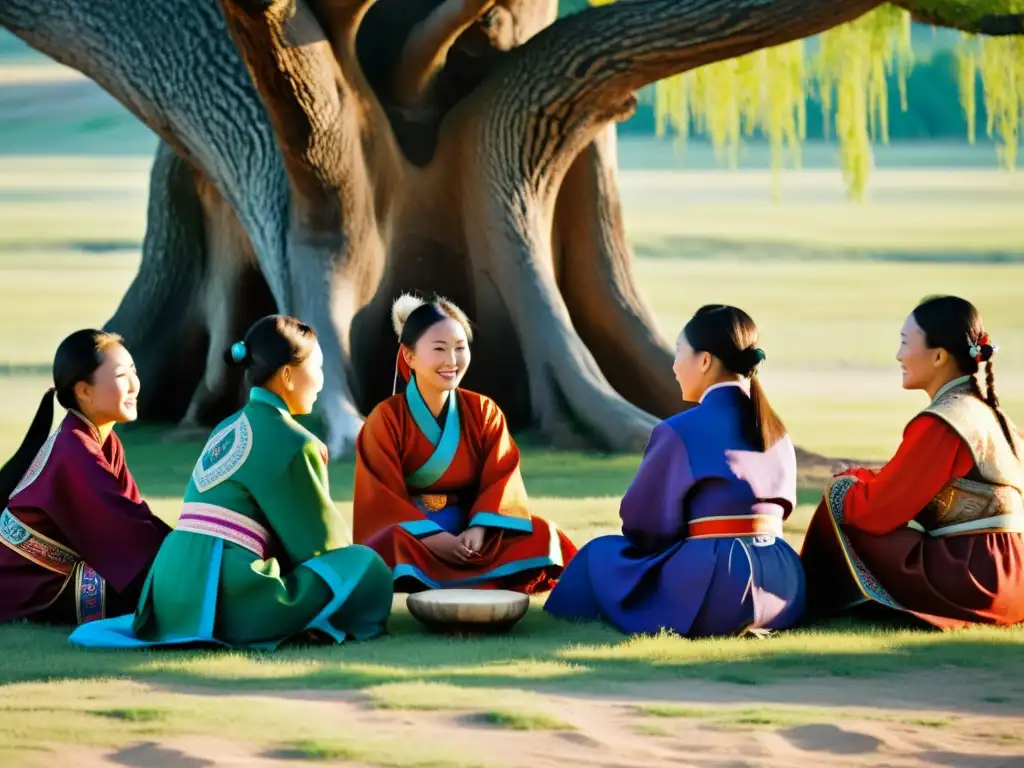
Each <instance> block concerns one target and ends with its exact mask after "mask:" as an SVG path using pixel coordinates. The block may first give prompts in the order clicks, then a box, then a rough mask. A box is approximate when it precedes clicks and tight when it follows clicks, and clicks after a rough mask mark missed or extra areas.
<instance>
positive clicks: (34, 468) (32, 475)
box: [11, 425, 60, 499]
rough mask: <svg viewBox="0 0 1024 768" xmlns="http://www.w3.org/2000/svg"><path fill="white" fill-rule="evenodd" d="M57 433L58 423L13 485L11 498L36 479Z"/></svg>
mask: <svg viewBox="0 0 1024 768" xmlns="http://www.w3.org/2000/svg"><path fill="white" fill-rule="evenodd" d="M59 434H60V426H59V425H58V427H57V429H56V430H55V431H54V433H53V434H52V435H50V436H49V437H48V438H46V442H45V443H43V447H42V448H40V449H39V452H38V453H37V454H36V457H35V458H34V459H32V463H31V464H29V467H28V471H27V472H25V475H24V476H23V477H22V478H21V481H20V482H19V483H18V484H17V485H16V486H14V491H13V492H12V493H11V498H12V499H13V498H14V497H15V496H17V495H18V494H19V493H21V492H22V491H24V490H25V489H26V488H28V487H29V486H30V485H32V483H34V482H35V481H36V480H37V479H38V477H39V475H40V474H41V473H42V471H43V469H44V468H45V467H46V462H47V461H48V460H49V459H50V454H51V453H52V452H53V444H54V443H55V442H56V441H57V435H59Z"/></svg>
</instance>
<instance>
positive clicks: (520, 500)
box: [469, 399, 531, 531]
mask: <svg viewBox="0 0 1024 768" xmlns="http://www.w3.org/2000/svg"><path fill="white" fill-rule="evenodd" d="M480 406H481V411H480V416H481V421H480V427H479V429H480V445H481V446H482V448H483V455H482V456H481V463H480V482H479V491H478V493H477V498H476V501H475V502H474V504H473V508H472V509H471V510H470V513H469V525H471V526H473V525H480V526H483V527H486V528H507V529H510V530H519V531H528V530H530V529H531V526H530V525H529V524H527V523H525V522H523V521H528V520H530V512H529V509H528V504H527V496H526V484H525V483H524V482H523V475H522V472H521V471H520V463H519V446H517V445H516V442H515V440H513V439H512V435H511V433H510V432H509V431H508V425H507V424H506V422H505V414H504V413H502V411H501V408H499V407H498V405H497V403H495V402H493V401H492V400H488V399H483V400H482V401H481V404H480Z"/></svg>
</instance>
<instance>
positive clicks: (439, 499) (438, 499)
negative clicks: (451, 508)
mask: <svg viewBox="0 0 1024 768" xmlns="http://www.w3.org/2000/svg"><path fill="white" fill-rule="evenodd" d="M417 498H418V499H419V501H420V504H422V505H423V506H424V508H425V509H427V510H428V511H430V512H440V511H441V510H442V509H444V508H445V507H447V506H448V494H446V493H423V494H420V495H419V496H417Z"/></svg>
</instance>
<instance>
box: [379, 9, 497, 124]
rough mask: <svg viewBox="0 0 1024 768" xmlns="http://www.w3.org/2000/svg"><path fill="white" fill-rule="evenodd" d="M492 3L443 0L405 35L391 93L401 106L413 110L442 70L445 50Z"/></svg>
mask: <svg viewBox="0 0 1024 768" xmlns="http://www.w3.org/2000/svg"><path fill="white" fill-rule="evenodd" d="M494 3H495V0H445V1H444V2H443V3H441V5H439V6H438V7H437V8H435V9H434V10H433V12H432V13H431V14H430V15H429V16H427V18H426V19H424V20H423V21H422V22H420V23H419V24H417V25H416V27H415V28H414V29H413V30H412V32H411V33H410V35H409V38H408V40H406V42H405V46H404V48H403V49H402V55H401V56H400V57H399V60H398V66H397V67H396V69H395V82H394V93H395V96H396V98H397V100H398V103H399V104H400V105H401V106H406V107H411V106H416V105H417V104H418V103H419V102H420V100H421V99H422V97H423V95H424V93H425V92H426V91H427V89H428V88H429V87H430V86H431V84H432V83H433V82H434V79H435V78H436V77H437V75H438V73H439V72H440V71H441V70H442V69H443V68H444V64H445V61H446V60H447V58H448V50H449V49H450V48H451V46H452V44H453V43H454V42H455V41H456V40H457V39H458V37H459V35H461V34H462V33H463V32H464V31H466V29H468V28H469V27H470V25H472V24H473V23H474V22H475V21H477V19H479V18H480V17H481V16H483V15H484V14H485V13H486V12H487V11H488V10H489V9H490V8H492V7H493V6H494Z"/></svg>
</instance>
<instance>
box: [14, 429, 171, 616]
mask: <svg viewBox="0 0 1024 768" xmlns="http://www.w3.org/2000/svg"><path fill="white" fill-rule="evenodd" d="M169 532H170V528H169V527H168V526H167V524H166V523H164V522H163V521H162V520H160V519H159V518H158V517H156V516H155V515H154V514H153V513H152V512H151V511H150V509H149V507H148V506H147V505H146V503H145V502H144V501H142V497H141V496H140V494H139V488H138V486H137V485H136V484H135V480H134V479H133V478H132V476H131V473H130V472H129V471H128V466H127V464H126V463H125V459H124V447H123V446H122V444H121V440H120V438H118V436H117V435H116V434H115V433H113V432H111V433H110V435H109V436H108V437H107V439H106V441H105V442H103V443H101V442H100V435H99V432H98V431H97V430H96V427H95V426H93V425H92V424H91V423H89V422H88V420H86V419H85V417H83V416H80V415H78V414H76V413H74V412H72V413H69V414H68V415H67V416H66V417H65V418H64V420H63V421H62V422H61V424H60V426H59V427H58V428H57V430H56V431H55V432H54V433H53V434H52V435H51V436H50V437H49V439H47V441H46V443H45V445H44V446H43V448H42V449H41V450H40V451H39V454H38V455H37V456H36V458H35V460H34V461H33V462H32V466H31V467H30V468H29V470H28V472H26V474H25V477H24V478H22V480H21V482H20V483H19V484H18V487H17V488H16V489H15V491H14V493H13V494H11V499H10V501H9V503H8V507H7V509H6V510H4V512H3V514H2V516H0V621H10V620H12V619H19V618H26V617H27V618H30V619H38V620H42V621H53V622H58V623H84V622H86V621H91V620H93V619H98V618H102V617H104V616H107V615H117V614H119V613H130V612H131V611H133V610H134V609H135V601H136V600H137V598H138V590H139V588H140V587H141V585H142V582H143V580H144V579H145V576H146V573H147V572H148V570H149V566H150V564H151V563H152V562H153V558H155V557H156V552H157V549H159V547H160V544H161V542H162V541H163V540H164V537H165V536H166V535H167V534H168V533H169Z"/></svg>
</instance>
